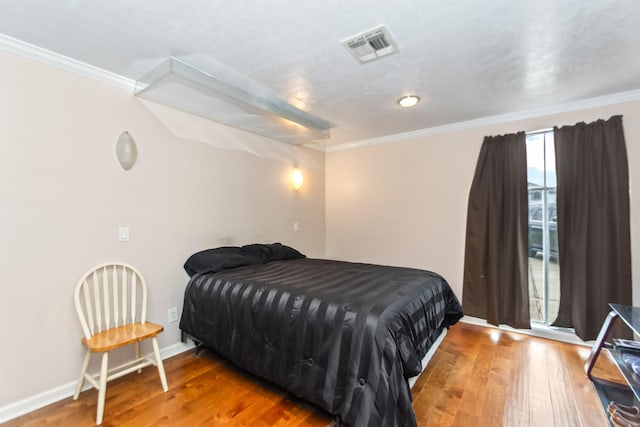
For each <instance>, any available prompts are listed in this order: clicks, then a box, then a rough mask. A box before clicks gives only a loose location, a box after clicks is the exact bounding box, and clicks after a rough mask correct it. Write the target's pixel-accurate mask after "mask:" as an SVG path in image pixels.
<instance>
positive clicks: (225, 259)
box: [184, 246, 263, 276]
mask: <svg viewBox="0 0 640 427" xmlns="http://www.w3.org/2000/svg"><path fill="white" fill-rule="evenodd" d="M262 263H263V261H262V260H261V259H260V258H258V257H255V256H253V255H251V254H250V253H247V252H244V251H243V250H242V249H241V248H239V247H236V246H226V247H221V248H215V249H206V250H204V251H200V252H196V253H195V254H193V255H191V256H190V257H189V259H187V262H185V263H184V269H185V271H186V272H187V274H188V275H189V276H193V275H194V274H196V273H204V272H207V273H215V272H216V271H221V270H227V269H230V268H236V267H243V266H245V265H251V264H262Z"/></svg>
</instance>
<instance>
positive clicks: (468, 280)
mask: <svg viewBox="0 0 640 427" xmlns="http://www.w3.org/2000/svg"><path fill="white" fill-rule="evenodd" d="M525 139H526V135H525V133H524V132H519V133H517V134H510V135H503V136H491V137H485V139H484V142H483V143H482V148H481V150H480V156H479V157H478V164H477V166H476V172H475V175H474V177H473V183H472V184H471V191H470V193H469V206H468V212H467V235H466V246H465V257H464V282H463V293H462V307H463V310H464V312H465V314H467V315H470V316H475V317H479V318H482V319H486V320H487V321H488V322H489V323H491V324H494V325H499V324H507V325H510V326H512V327H514V328H521V329H527V328H530V323H529V290H528V282H527V279H528V276H527V265H528V258H527V239H528V235H527V230H528V229H527V225H528V224H527V213H528V208H527V153H526V145H525Z"/></svg>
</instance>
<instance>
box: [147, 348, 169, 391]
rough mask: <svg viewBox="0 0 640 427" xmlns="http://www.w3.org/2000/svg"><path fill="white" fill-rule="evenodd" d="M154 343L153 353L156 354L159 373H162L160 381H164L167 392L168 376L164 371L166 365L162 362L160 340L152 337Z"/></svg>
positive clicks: (163, 388) (163, 384) (164, 388)
mask: <svg viewBox="0 0 640 427" xmlns="http://www.w3.org/2000/svg"><path fill="white" fill-rule="evenodd" d="M151 343H152V344H153V353H154V354H155V355H156V366H157V367H158V374H159V375H160V381H161V382H162V390H163V391H164V392H165V393H166V391H167V390H169V387H168V386H167V376H166V375H165V373H164V365H163V364H162V358H161V357H160V349H159V348H158V340H156V337H153V338H152V339H151Z"/></svg>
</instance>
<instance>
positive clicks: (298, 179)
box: [291, 168, 304, 191]
mask: <svg viewBox="0 0 640 427" xmlns="http://www.w3.org/2000/svg"><path fill="white" fill-rule="evenodd" d="M303 181H304V177H303V176H302V171H301V170H300V169H298V168H295V169H294V170H293V172H292V173H291V182H292V183H293V189H294V190H296V191H298V190H299V189H300V188H302V182H303Z"/></svg>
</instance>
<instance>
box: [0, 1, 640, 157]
mask: <svg viewBox="0 0 640 427" xmlns="http://www.w3.org/2000/svg"><path fill="white" fill-rule="evenodd" d="M0 10H1V11H2V13H0V33H2V34H5V35H7V36H10V37H13V38H16V39H19V40H22V41H25V42H27V43H30V44H33V45H36V46H39V47H42V48H45V49H48V50H51V51H53V52H56V53H58V54H61V55H64V56H67V57H70V58H73V59H76V60H78V61H82V62H85V63H88V64H91V65H93V66H95V67H99V68H101V69H104V70H107V71H110V72H113V73H116V74H118V75H121V76H124V77H127V78H129V79H132V80H137V79H138V78H140V77H141V76H143V75H144V74H146V73H147V72H149V71H150V70H152V69H153V68H154V67H156V66H157V65H158V64H160V63H162V62H163V61H165V60H166V59H167V58H168V57H171V56H173V57H176V58H179V59H180V60H182V61H185V62H187V63H189V64H191V65H193V66H195V67H198V68H200V69H202V70H205V71H206V70H207V69H210V68H214V69H220V68H221V67H224V68H225V69H227V70H229V71H230V72H233V73H235V74H237V75H238V76H242V78H243V79H245V80H247V81H252V82H255V84H258V85H262V86H263V87H265V88H267V89H268V90H270V91H272V92H273V93H275V94H277V95H278V96H279V97H281V98H282V99H284V100H286V101H288V102H290V103H291V104H293V105H295V106H297V107H299V108H301V109H302V110H305V111H308V112H310V113H312V114H313V115H315V116H318V117H320V118H322V119H324V120H327V121H329V122H332V123H333V124H335V125H337V127H335V128H334V129H332V130H331V136H330V138H329V139H326V140H323V141H321V144H324V145H332V144H343V143H348V142H354V141H363V140H369V139H372V138H379V137H384V136H388V135H393V134H398V133H404V132H411V131H417V130H421V129H428V128H433V127H438V126H444V125H448V124H454V123H460V122H465V121H469V120H474V119H481V118H486V117H492V116H496V115H502V114H509V113H516V112H521V111H529V110H534V109H542V108H546V107H551V106H554V105H558V104H562V103H567V102H573V101H579V100H584V99H590V98H594V97H600V96H604V95H609V94H617V93H623V92H628V91H635V90H638V89H640V54H639V53H638V52H640V6H639V5H638V1H637V0H618V1H616V0H597V1H586V0H564V1H558V0H518V1H513V0H458V1H449V2H443V1H440V0H438V1H434V0H399V1H382V0H368V1H361V0H350V1H344V0H322V1H319V0H271V1H256V0H234V1H228V0H225V1H221V0H192V1H188V0H180V1H178V0H155V1H143V0H110V1H84V0H58V1H55V2H53V1H47V0H40V1H38V0H3V1H2V3H1V4H0ZM382 24H384V25H386V27H387V29H388V31H389V32H390V34H391V36H392V37H393V38H394V39H395V41H396V43H397V45H398V47H399V51H398V52H397V53H394V54H391V55H388V56H386V57H383V58H381V59H378V60H375V61H373V62H370V63H366V64H360V63H358V62H357V61H356V60H355V59H354V58H353V57H352V56H351V55H350V54H349V52H347V50H346V49H345V48H344V47H343V46H342V45H341V44H340V42H341V41H343V40H345V39H346V38H349V37H351V36H353V35H356V34H358V33H360V32H363V31H367V30H370V29H372V28H375V27H377V26H379V25H382ZM410 93H414V94H417V95H418V96H420V97H421V102H420V103H419V104H418V105H417V106H416V107H414V108H411V109H402V108H401V107H399V106H398V105H397V103H396V100H397V99H398V98H400V97H401V96H403V95H406V94H410Z"/></svg>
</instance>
